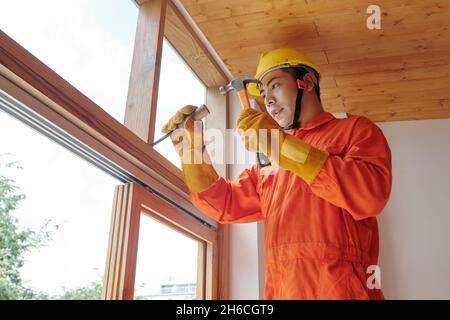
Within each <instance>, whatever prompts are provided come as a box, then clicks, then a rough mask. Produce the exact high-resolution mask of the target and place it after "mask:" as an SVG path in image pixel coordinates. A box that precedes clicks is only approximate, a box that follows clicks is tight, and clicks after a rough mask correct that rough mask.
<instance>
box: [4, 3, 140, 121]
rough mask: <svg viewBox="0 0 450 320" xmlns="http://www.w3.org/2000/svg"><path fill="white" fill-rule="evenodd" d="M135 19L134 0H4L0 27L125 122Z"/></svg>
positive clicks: (136, 12) (117, 118)
mask: <svg viewBox="0 0 450 320" xmlns="http://www.w3.org/2000/svg"><path fill="white" fill-rule="evenodd" d="M137 17H138V8H137V6H136V5H135V4H134V3H133V1H131V0H129V1H124V0H95V1H92V0H64V1H55V0H39V1H36V0H20V1H2V4H1V9H0V29H1V30H2V31H4V32H5V33H6V34H8V35H9V36H10V37H11V38H13V39H14V40H15V41H16V42H18V43H19V44H20V45H21V46H23V47H24V48H25V49H27V50H28V51H30V52H31V53H32V54H33V55H34V56H36V57H37V58H38V59H39V60H41V61H43V62H44V63H45V64H46V65H47V66H48V67H49V68H51V69H52V70H54V71H55V72H56V73H58V74H59V75H60V76H61V77H63V78H64V79H65V80H67V81H68V82H69V83H70V84H72V85H73V86H74V87H76V88H77V89H78V90H79V91H81V92H82V93H83V94H85V95H86V96H87V97H88V98H90V99H91V100H92V101H94V102H95V103H96V104H97V105H99V106H100V107H101V108H103V109H104V110H105V111H106V112H108V113H109V114H110V115H111V116H113V117H114V118H115V119H116V120H118V121H119V122H121V123H123V120H124V116H125V107H126V99H127V93H128V82H129V78H130V70H131V61H132V55H133V48H134V36H135V33H136V25H137Z"/></svg>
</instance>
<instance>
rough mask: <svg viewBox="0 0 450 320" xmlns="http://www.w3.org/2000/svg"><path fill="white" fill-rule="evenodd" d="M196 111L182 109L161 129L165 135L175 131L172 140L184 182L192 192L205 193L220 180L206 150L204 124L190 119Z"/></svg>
mask: <svg viewBox="0 0 450 320" xmlns="http://www.w3.org/2000/svg"><path fill="white" fill-rule="evenodd" d="M196 109H197V107H195V106H185V107H183V108H181V109H180V110H178V111H177V112H176V113H175V115H174V116H172V117H171V118H170V119H169V121H168V122H167V123H166V124H165V125H164V126H163V127H162V129H161V131H162V132H163V133H169V132H170V131H172V130H175V131H174V132H173V133H172V134H171V135H170V138H171V139H172V143H173V145H174V147H175V149H176V151H177V152H178V155H179V156H180V158H181V168H182V170H183V176H184V182H185V183H186V185H187V186H188V188H189V190H190V191H191V192H201V191H204V190H206V189H207V188H208V187H209V186H211V185H212V184H213V183H214V182H216V181H217V179H218V178H219V176H218V174H217V173H216V170H214V167H213V166H212V165H211V161H210V159H209V156H208V153H207V152H206V149H205V144H204V139H203V123H202V122H201V121H195V122H194V120H193V119H192V118H190V117H189V116H190V115H191V114H192V113H193V112H194V111H195V110H196Z"/></svg>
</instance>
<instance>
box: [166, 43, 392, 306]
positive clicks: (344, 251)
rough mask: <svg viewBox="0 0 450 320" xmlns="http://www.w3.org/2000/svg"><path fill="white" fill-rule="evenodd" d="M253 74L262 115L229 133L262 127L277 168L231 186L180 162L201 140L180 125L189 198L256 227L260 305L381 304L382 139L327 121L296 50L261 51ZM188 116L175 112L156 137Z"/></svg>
mask: <svg viewBox="0 0 450 320" xmlns="http://www.w3.org/2000/svg"><path fill="white" fill-rule="evenodd" d="M255 78H257V79H258V80H259V81H260V84H259V85H258V86H256V85H253V84H250V85H249V86H248V91H249V93H250V94H252V95H254V96H259V95H261V97H262V98H263V99H264V104H265V106H266V110H267V113H266V112H258V111H256V110H253V109H244V110H242V111H241V113H240V114H239V117H238V120H237V127H238V129H239V131H240V132H242V133H245V132H246V131H248V130H257V131H258V130H261V129H265V130H267V133H268V135H269V137H268V138H267V140H268V141H269V142H270V141H272V140H271V137H270V135H271V134H272V135H273V133H274V132H275V133H276V134H277V138H276V139H278V146H279V149H278V151H279V154H277V158H278V159H277V165H272V166H270V167H264V168H263V169H260V168H259V167H258V165H256V164H255V165H254V166H253V167H251V169H247V170H244V171H243V172H242V173H241V174H240V176H239V177H238V178H237V179H236V180H233V181H231V180H226V179H224V178H221V177H219V176H218V175H217V173H216V172H215V170H214V168H213V167H212V166H211V165H210V164H208V163H209V161H203V162H202V163H193V162H192V161H190V162H189V161H183V158H185V159H188V158H190V159H192V157H194V156H199V155H200V154H201V156H202V157H208V155H207V153H205V152H204V145H203V140H202V138H201V139H197V141H200V143H194V142H193V141H195V139H194V138H193V136H194V130H193V128H194V126H193V122H192V121H185V123H184V128H185V132H186V134H187V135H188V138H189V139H190V141H191V142H192V143H190V144H189V145H188V146H187V147H186V145H185V146H184V147H182V148H181V147H180V144H181V140H180V139H174V140H173V141H174V144H175V145H176V146H178V151H179V154H180V156H186V155H188V157H182V170H183V174H184V179H185V182H186V184H187V186H188V187H189V189H190V191H191V193H190V196H191V199H192V202H193V203H194V205H195V206H196V207H197V208H198V209H199V210H201V211H202V212H204V213H205V214H207V215H209V216H211V217H212V218H213V219H215V220H216V221H218V222H220V223H240V222H253V221H258V220H263V221H264V241H265V262H266V279H265V280H266V286H265V295H264V297H265V299H383V298H384V297H383V294H382V291H381V288H380V281H379V273H378V274H377V275H375V274H374V273H375V272H374V270H377V260H378V227H377V220H376V216H377V215H378V214H379V213H380V212H381V211H382V209H383V208H384V206H385V205H386V203H387V201H388V198H389V195H390V191H391V183H392V174H391V153H390V149H389V146H388V143H387V141H386V139H385V137H384V135H383V133H382V132H381V130H380V129H379V128H378V127H377V126H376V125H375V124H373V123H372V122H371V121H370V120H368V119H366V118H364V117H351V118H347V119H336V118H335V117H334V116H333V115H332V114H330V113H328V112H324V110H323V108H322V104H321V100H320V89H319V81H320V69H319V68H318V66H317V65H315V64H314V63H313V62H312V61H311V60H310V59H309V58H308V57H307V56H305V55H304V54H303V53H301V52H298V51H297V50H295V49H288V48H282V49H276V50H273V51H270V52H268V53H266V54H263V55H261V58H260V61H259V65H258V68H257V72H256V76H255ZM194 110H195V107H192V106H186V107H184V108H182V109H181V110H180V111H178V112H177V114H176V115H174V116H173V117H172V118H171V119H170V120H169V122H168V123H167V124H166V125H165V126H164V128H163V132H166V133H167V132H169V131H170V130H172V129H174V128H175V127H176V125H177V124H179V123H181V122H182V121H183V119H185V117H186V115H188V114H190V113H192V112H193V111H194ZM243 136H244V137H245V139H244V142H245V146H246V148H248V149H250V150H252V151H258V152H262V153H264V154H265V155H267V156H268V157H269V159H271V160H272V159H273V158H274V157H273V154H272V152H273V149H272V147H271V146H270V143H269V146H264V145H263V143H260V141H259V140H255V139H257V138H256V137H255V136H253V137H254V138H253V140H252V138H251V137H252V135H249V136H245V135H243ZM249 137H250V138H249ZM275 141H277V140H275ZM266 144H267V142H266ZM271 150H272V151H271ZM197 162H198V161H197ZM378 270H379V269H378Z"/></svg>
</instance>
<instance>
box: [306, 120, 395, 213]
mask: <svg viewBox="0 0 450 320" xmlns="http://www.w3.org/2000/svg"><path fill="white" fill-rule="evenodd" d="M350 139H351V141H350V143H349V145H348V146H347V148H346V150H345V153H344V155H342V156H341V155H340V156H336V155H330V157H329V158H328V159H327V160H326V161H325V164H324V166H323V167H322V169H321V171H320V172H319V174H318V176H317V177H316V179H315V180H314V181H313V182H312V183H311V190H312V192H313V193H314V194H316V195H317V196H319V197H321V198H323V199H325V200H327V201H328V202H330V203H332V204H334V205H335V206H338V207H340V208H343V209H345V210H347V211H348V212H349V213H350V214H351V215H352V217H353V218H354V219H355V220H361V219H365V218H369V217H375V216H376V215H378V214H379V213H380V212H381V211H382V210H383V208H384V207H385V205H386V203H387V201H388V199H389V195H390V192H391V185H392V166H391V151H390V149H389V146H388V143H387V141H386V138H385V137H384V135H383V132H382V131H381V129H380V128H378V127H377V126H376V125H375V124H374V123H372V122H371V121H370V120H368V119H366V118H364V117H361V118H358V120H356V123H355V125H354V127H353V131H352V133H351V137H350Z"/></svg>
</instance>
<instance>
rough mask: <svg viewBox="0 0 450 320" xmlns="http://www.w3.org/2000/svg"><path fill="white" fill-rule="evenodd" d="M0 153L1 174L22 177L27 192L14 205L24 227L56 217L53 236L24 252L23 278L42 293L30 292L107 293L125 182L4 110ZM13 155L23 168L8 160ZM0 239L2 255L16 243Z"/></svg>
mask: <svg viewBox="0 0 450 320" xmlns="http://www.w3.org/2000/svg"><path fill="white" fill-rule="evenodd" d="M5 153H9V155H4V154H5ZM0 154H3V155H2V156H0V177H2V176H3V177H7V178H9V179H12V180H14V183H13V184H14V185H16V186H18V187H19V188H20V189H19V190H16V191H15V192H14V193H15V194H24V195H25V196H26V198H25V199H23V200H22V201H19V203H18V207H17V208H16V209H15V210H11V211H10V212H9V213H10V215H13V216H15V217H17V218H18V219H19V228H20V229H21V230H23V228H31V229H33V230H36V231H38V230H39V229H40V228H42V227H44V226H45V225H46V223H47V221H49V224H48V227H47V229H46V228H44V230H48V231H50V239H49V240H48V241H46V242H45V243H44V244H43V245H42V246H41V247H40V248H38V249H32V248H31V250H30V251H29V252H28V253H26V252H25V253H24V255H23V256H22V257H23V258H24V259H25V264H24V266H23V267H22V268H19V271H20V277H21V279H22V283H23V286H24V287H25V288H27V289H30V290H31V291H32V292H34V293H35V295H34V296H31V297H30V296H29V297H25V298H31V299H44V298H50V299H59V298H64V299H99V298H100V297H101V288H102V278H103V275H104V269H105V263H106V254H107V246H108V237H109V226H110V220H111V211H112V203H113V197H114V187H115V186H116V185H118V184H120V182H119V181H118V180H116V179H115V178H112V177H111V176H110V175H108V174H106V173H104V172H103V171H101V170H99V169H98V168H95V167H93V166H92V165H91V164H89V163H88V162H87V161H84V160H83V159H81V158H79V157H77V156H75V155H74V154H73V153H72V152H70V151H68V150H66V149H64V148H63V147H61V146H60V145H57V144H56V143H54V142H53V141H51V140H49V139H48V138H46V137H44V136H42V135H41V134H39V133H37V132H36V131H34V130H33V129H30V128H29V127H27V126H25V125H24V124H22V123H20V122H19V121H17V120H16V119H14V118H12V117H10V116H9V115H7V114H6V113H4V112H3V111H0ZM11 161H18V162H19V164H20V166H21V167H23V169H18V168H15V167H11V168H7V167H6V164H7V163H8V162H11ZM2 196H3V198H5V194H3V195H2V193H1V192H0V197H2ZM1 203H2V202H1V199H0V204H1ZM3 209H4V208H3ZM0 212H2V208H1V205H0ZM3 213H4V212H3ZM56 226H58V228H57V229H56V228H55V227H56ZM2 227H5V224H3V226H2ZM3 230H4V229H3ZM3 236H5V234H4V233H3ZM2 246H3V247H2ZM0 247H1V248H0V250H4V251H0V252H1V254H0V255H1V256H0V262H1V261H2V259H3V258H5V257H6V256H7V255H8V254H9V253H10V252H11V250H12V249H13V248H11V247H10V246H9V247H8V246H6V248H5V245H4V242H3V245H2V242H1V241H0ZM16 269H17V268H16ZM0 271H1V270H0ZM2 277H3V278H4V275H2V274H1V272H0V278H2ZM77 288H78V289H79V290H75V289H77ZM38 293H42V294H41V295H39V294H38ZM45 295H46V296H47V297H45ZM21 298H23V296H22V297H21ZM19 299H20V297H19Z"/></svg>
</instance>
